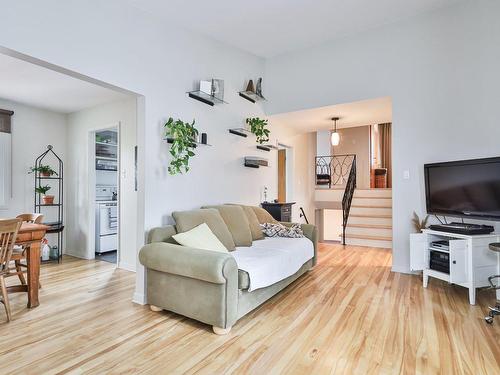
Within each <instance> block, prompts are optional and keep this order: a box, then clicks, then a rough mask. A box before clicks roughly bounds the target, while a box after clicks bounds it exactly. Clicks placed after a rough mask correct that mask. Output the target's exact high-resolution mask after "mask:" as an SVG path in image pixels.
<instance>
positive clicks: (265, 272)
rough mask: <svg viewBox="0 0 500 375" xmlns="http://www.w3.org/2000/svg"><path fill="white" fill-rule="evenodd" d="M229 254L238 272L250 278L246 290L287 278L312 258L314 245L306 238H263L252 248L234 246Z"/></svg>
mask: <svg viewBox="0 0 500 375" xmlns="http://www.w3.org/2000/svg"><path fill="white" fill-rule="evenodd" d="M230 254H231V255H232V256H233V257H234V259H235V260H236V264H237V265H238V269H240V270H243V271H246V272H248V275H249V276H250V286H249V288H248V290H249V291H252V290H256V289H259V288H264V287H266V286H269V285H272V284H274V283H277V282H278V281H281V280H283V279H286V278H287V277H288V276H291V275H293V274H294V273H295V272H297V271H298V270H299V269H300V267H302V265H303V264H304V263H305V262H307V261H308V260H309V259H311V258H313V257H314V245H313V243H312V241H311V240H309V239H308V238H306V237H304V238H285V237H266V238H265V239H263V240H259V241H253V243H252V246H251V247H237V248H236V250H235V251H232V252H230Z"/></svg>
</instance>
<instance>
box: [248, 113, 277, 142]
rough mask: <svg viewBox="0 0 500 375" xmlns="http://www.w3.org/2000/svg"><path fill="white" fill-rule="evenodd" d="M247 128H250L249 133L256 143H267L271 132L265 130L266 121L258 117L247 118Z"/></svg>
mask: <svg viewBox="0 0 500 375" xmlns="http://www.w3.org/2000/svg"><path fill="white" fill-rule="evenodd" d="M245 121H246V123H247V125H248V126H250V131H251V132H252V133H253V134H255V136H256V137H257V142H258V143H260V144H262V143H264V142H269V134H270V133H271V131H270V130H269V129H267V128H266V126H267V120H263V119H261V118H258V117H249V118H247V119H246V120H245Z"/></svg>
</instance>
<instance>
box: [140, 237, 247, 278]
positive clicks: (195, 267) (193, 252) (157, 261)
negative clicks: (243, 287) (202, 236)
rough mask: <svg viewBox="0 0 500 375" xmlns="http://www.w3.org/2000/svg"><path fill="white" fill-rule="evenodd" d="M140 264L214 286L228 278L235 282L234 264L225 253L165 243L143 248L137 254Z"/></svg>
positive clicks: (236, 271) (230, 257) (235, 270)
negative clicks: (233, 278) (231, 276)
mask: <svg viewBox="0 0 500 375" xmlns="http://www.w3.org/2000/svg"><path fill="white" fill-rule="evenodd" d="M139 261H140V262H141V264H142V265H144V266H145V267H146V268H149V269H153V270H155V271H160V272H166V273H169V274H173V275H180V276H185V277H190V278H193V279H197V280H202V281H207V282H210V283H214V284H225V283H226V281H227V279H228V278H229V277H230V275H231V274H233V275H236V276H235V277H236V278H237V275H238V266H237V265H236V261H235V260H234V258H233V257H232V256H231V255H230V254H228V253H222V252H217V251H209V250H202V249H195V248H192V247H187V246H181V245H176V244H171V243H164V242H158V243H151V244H149V245H146V246H144V247H143V248H142V249H141V251H140V252H139Z"/></svg>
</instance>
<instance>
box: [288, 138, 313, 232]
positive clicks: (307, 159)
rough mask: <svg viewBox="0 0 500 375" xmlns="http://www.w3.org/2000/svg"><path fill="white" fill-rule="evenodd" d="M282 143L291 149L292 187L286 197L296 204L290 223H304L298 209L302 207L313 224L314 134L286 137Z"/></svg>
mask: <svg viewBox="0 0 500 375" xmlns="http://www.w3.org/2000/svg"><path fill="white" fill-rule="evenodd" d="M283 143H284V144H286V145H287V146H289V147H291V155H292V165H293V171H292V176H291V177H292V178H291V180H292V181H293V185H292V188H291V189H290V192H291V194H290V197H288V196H287V201H292V202H296V203H295V205H293V207H292V221H294V222H296V223H305V220H304V219H303V218H300V207H302V208H303V209H304V212H305V214H306V216H307V219H308V220H309V223H311V224H314V221H315V215H314V210H315V205H314V190H315V177H314V173H315V172H314V170H315V167H314V157H315V156H316V133H315V132H311V133H305V134H300V135H296V136H291V137H287V138H285V140H284V142H283ZM287 157H288V154H287ZM287 180H288V179H287ZM287 183H288V181H287ZM287 194H288V192H287Z"/></svg>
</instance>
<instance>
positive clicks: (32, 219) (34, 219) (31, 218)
mask: <svg viewBox="0 0 500 375" xmlns="http://www.w3.org/2000/svg"><path fill="white" fill-rule="evenodd" d="M17 218H18V219H21V221H25V222H27V223H35V224H41V223H42V220H43V214H21V215H17Z"/></svg>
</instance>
